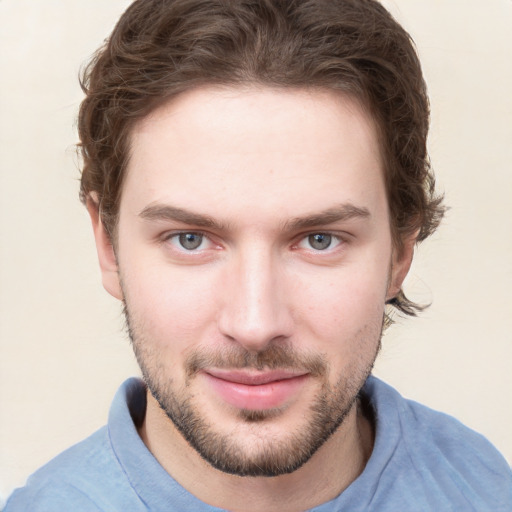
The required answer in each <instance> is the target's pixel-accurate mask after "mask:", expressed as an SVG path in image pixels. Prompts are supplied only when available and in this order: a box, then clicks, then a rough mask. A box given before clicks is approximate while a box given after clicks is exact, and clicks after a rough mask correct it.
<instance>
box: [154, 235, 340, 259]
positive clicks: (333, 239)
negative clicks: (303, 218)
mask: <svg viewBox="0 0 512 512" xmlns="http://www.w3.org/2000/svg"><path fill="white" fill-rule="evenodd" d="M187 235H194V236H198V237H201V240H200V244H199V245H198V247H197V248H191V249H187V248H185V247H183V243H182V240H180V238H181V237H184V236H187ZM315 236H320V237H328V238H329V245H327V247H325V248H324V249H315V248H314V247H311V243H310V247H303V249H305V250H306V251H308V252H310V253H315V254H321V253H324V254H330V253H332V252H334V251H335V250H336V248H338V247H339V246H342V245H345V244H346V243H347V239H346V237H345V236H341V235H340V234H339V233H333V232H330V231H313V232H309V233H304V234H301V235H299V236H298V237H296V238H295V240H296V242H294V243H293V244H292V249H300V248H301V247H300V244H302V243H303V242H305V241H307V240H308V239H309V242H311V238H312V237H315ZM173 239H176V240H177V243H176V244H174V243H172V240H173ZM205 240H207V241H209V244H210V245H212V246H216V247H217V248H219V246H220V244H216V243H215V242H214V241H213V240H212V238H211V236H209V235H208V234H207V233H204V232H201V231H175V232H172V233H167V234H166V235H165V236H164V237H163V238H162V242H164V243H170V244H171V245H173V246H174V247H175V248H176V249H177V250H178V251H181V252H184V253H188V254H200V253H201V252H203V251H204V250H206V249H202V250H201V249H200V250H197V249H198V248H199V247H200V246H201V245H202V244H203V243H204V241H205ZM306 243H307V242H306ZM320 243H321V241H320ZM332 243H334V244H335V245H334V247H332ZM178 244H179V245H180V246H181V247H178Z"/></svg>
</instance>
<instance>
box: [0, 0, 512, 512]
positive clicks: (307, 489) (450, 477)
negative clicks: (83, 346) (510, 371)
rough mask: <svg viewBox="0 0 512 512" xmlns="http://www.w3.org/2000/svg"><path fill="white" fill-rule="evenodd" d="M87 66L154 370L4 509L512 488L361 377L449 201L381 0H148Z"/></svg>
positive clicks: (106, 220) (489, 503)
mask: <svg viewBox="0 0 512 512" xmlns="http://www.w3.org/2000/svg"><path fill="white" fill-rule="evenodd" d="M84 89H85V92H86V98H85V100H84V102H83V104H82V107H81V111H80V116H79V131H80V138H81V148H82V154H83V159H84V166H83V174H82V182H81V187H82V188H81V195H82V199H83V201H84V203H85V204H86V206H87V209H88V211H89V214H90V216H91V219H92V224H93V228H94V233H95V238H96V245H97V249H98V256H99V261H100V266H101V270H102V277H103V284H104V287H105V288H106V290H107V291H108V292H109V293H110V294H112V295H113V296H114V297H116V298H118V299H119V300H121V301H122V303H123V306H124V309H125V314H126V321H127V325H128V328H129V332H130V338H131V340H132V343H133V347H134V350H135V354H136V356H137V360H138V362H139V365H140V367H141V370H142V373H143V376H144V381H145V383H144V384H143V383H142V382H141V381H138V380H130V381H128V382H126V383H125V384H124V385H123V386H122V387H121V389H120V390H119V392H118V394H117V396H116V398H115V399H114V402H113V404H112V409H111V413H110V416H109V422H108V426H107V427H105V428H103V429H101V430H100V431H98V432H97V433H96V434H94V435H93V436H91V437H90V438H89V439H87V440H86V441H84V442H83V443H80V444H79V445H77V446H75V447H73V448H71V449H70V450H68V451H66V452H65V453H63V454H62V455H60V456H59V457H57V458H56V459H54V461H52V462H51V463H49V464H48V465H47V466H45V467H44V468H42V469H41V470H40V471H38V472H37V473H36V474H35V475H34V476H33V477H31V479H29V482H28V484H27V486H26V487H25V488H23V489H21V490H18V491H16V492H15V493H14V494H13V496H12V498H11V499H10V501H9V502H8V504H7V508H6V510H7V511H13V510H77V511H81V510H84V511H90V510H105V511H106V510H108V511H111V510H123V511H124V510H130V511H132V510H133V511H139V510H140V511H142V510H216V509H217V510H218V509H227V510H243V511H259V510H264V511H273V510H279V511H281V510H286V511H299V510H308V509H313V508H314V510H351V511H352V510H379V511H381V510H389V511H391V510H392V511H396V510H436V511H438V510H504V511H505V510H510V509H511V507H512V496H511V494H512V478H511V473H510V470H509V468H508V467H507V465H506V463H505V461H504V460H503V458H502V457H501V456H500V455H499V454H498V453H497V452H496V451H495V449H494V448H493V447H492V446H490V445H489V443H488V442H487V441H486V440H484V439H483V438H482V437H481V436H479V435H477V434H475V433H473V432H472V431H470V430H468V429H466V428H465V427H463V426H462V425H460V424H459V423H458V422H456V421H455V420H453V419H451V418H449V417H446V416H444V415H441V414H439V413H435V412H433V411H430V410H429V409H427V408H425V407H423V406H420V405H418V404H415V403H411V402H408V401H406V400H404V399H403V398H402V397H400V395H399V394H398V393H397V392H396V391H394V390H393V389H391V388H390V387H388V386H387V385H386V384H384V383H383V382H381V381H379V380H377V379H375V378H373V377H371V376H370V373H371V369H372V366H373V363H374V361H375V358H376V356H377V353H378V350H379V347H380V338H381V333H382V329H383V326H385V325H386V324H387V323H389V321H390V317H389V314H388V311H387V309H386V308H389V307H395V308H397V309H398V310H400V311H402V312H403V313H406V314H414V313H415V312H416V311H418V310H419V309H421V306H418V305H416V304H414V303H413V302H411V301H409V300H408V299H407V298H406V296H405V295H404V293H403V291H402V282H403V280H404V278H405V276H406V274H407V271H408V269H409V266H410V264H411V260H412V256H413V249H414V246H415V244H416V243H418V242H420V241H422V240H424V239H425V238H426V237H428V235H430V234H431V233H432V232H433V231H434V230H435V229H436V227H437V225H438V223H439V221H440V219H441V217H442V214H443V207H442V205H441V199H440V198H439V197H436V195H435V191H434V179H433V176H432V174H431V172H430V169H429V165H428V157H427V153H426V136H427V130H428V101H427V97H426V92H425V86H424V82H423V78H422V75H421V69H420V66H419V63H418V60H417V57H416V54H415V52H414V49H413V46H412V43H411V41H410V39H409V37H408V35H407V33H406V32H405V31H404V30H403V29H402V28H401V27H400V26H399V25H398V24H397V23H396V22H395V21H394V20H393V19H392V18H391V17H390V15H389V14H388V13H387V12H386V11H385V10H384V9H383V8H382V7H381V6H380V4H378V3H377V2H374V1H370V0H329V1H327V0H314V1H313V0H311V1H282V0H281V1H278V0H259V1H256V0H253V1H228V0H208V1H201V0H165V1H162V0H159V1H157V0H138V1H136V2H135V3H134V4H132V6H131V7H130V8H129V9H128V10H127V12H126V13H125V14H124V15H123V17H122V18H121V20H120V22H119V23H118V25H117V27H116V29H115V30H114V32H113V34H112V36H111V38H110V39H109V41H108V43H107V45H106V46H105V47H104V48H102V49H101V50H100V51H99V52H98V54H97V55H96V57H95V59H94V60H93V61H92V63H91V64H90V66H89V68H88V69H87V70H86V72H85V76H84ZM146 386H147V388H146Z"/></svg>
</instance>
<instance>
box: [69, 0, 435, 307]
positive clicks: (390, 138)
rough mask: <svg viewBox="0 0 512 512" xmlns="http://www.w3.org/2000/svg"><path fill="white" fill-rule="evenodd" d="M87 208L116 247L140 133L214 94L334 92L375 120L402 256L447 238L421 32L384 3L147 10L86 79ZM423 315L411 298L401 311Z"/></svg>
mask: <svg viewBox="0 0 512 512" xmlns="http://www.w3.org/2000/svg"><path fill="white" fill-rule="evenodd" d="M81 84H82V88H83V90H84V92H85V95H86V97H85V99H84V100H83V102H82V104H81V107H80V112H79V117H78V130H79V137H80V143H79V150H80V152H81V156H82V161H83V169H82V176H81V188H80V198H81V200H82V201H83V202H85V201H87V199H88V198H89V197H90V195H91V193H94V194H95V195H94V197H95V200H97V202H98V206H99V211H100V215H101V219H102V222H103V224H104V226H105V229H106V231H107V233H108V234H109V236H110V237H111V240H112V242H113V243H114V242H115V230H116V225H117V216H118V211H119V201H120V197H121V191H122V186H123V178H124V174H125V169H126V166H127V162H128V157H129V136H130V133H131V130H132V128H133V126H134V124H135V123H136V122H137V121H139V120H140V119H142V118H144V117H145V116H147V115H148V114H149V113H150V112H151V111H152V110H154V109H155V108H157V107H158V106H159V105H160V104H162V102H164V101H166V100H168V99H170V98H172V97H174V96H176V95H178V94H180V93H181V92H184V91H186V90H190V89H192V88H195V87H199V86H201V85H205V84H211V85H214V84H215V85H227V86H237V85H243V84H258V85H263V86H270V87H285V88H286V87H288V88H323V89H330V90H336V91H340V92H343V93H346V94H349V95H351V96H352V97H354V98H356V99H358V100H359V101H360V102H361V104H362V105H364V106H365V108H367V109H368V111H369V112H370V113H371V115H372V117H373V119H374V120H375V123H376V126H377V129H378V133H379V138H380V144H381V153H382V155H383V160H384V161H383V166H384V173H385V183H386V192H387V196H388V197H387V198H388V205H389V211H390V219H391V220H390V222H391V232H392V236H393V240H394V243H395V246H396V247H398V249H400V248H401V247H402V241H403V240H404V239H405V238H406V237H408V236H413V235H415V236H417V241H422V240H424V239H425V238H426V237H428V236H429V235H430V234H431V233H433V232H434V231H435V229H436V228H437V226H438V224H439V222H440V220H441V218H442V216H443V213H444V207H443V206H442V197H440V196H437V195H436V193H435V180H434V175H433V173H432V171H431V167H430V161H429V157H428V153H427V148H426V139H427V133H428V127H429V102H428V97H427V92H426V86H425V82H424V79H423V75H422V71H421V66H420V63H419V59H418V56H417V54H416V51H415V47H414V43H413V41H412V39H411V37H410V36H409V34H408V33H407V32H406V31H405V30H404V29H403V28H402V27H401V26H400V25H399V24H398V23H397V22H396V21H395V19H394V18H393V17H392V16H391V14H390V13H389V12H388V11H386V9H384V7H383V6H382V5H381V4H380V3H378V2H377V1H375V0H136V1H135V2H134V3H133V4H132V5H131V6H130V7H129V8H128V9H127V10H126V12H125V13H124V14H123V15H122V17H121V18H120V20H119V22H118V24H117V25H116V27H115V29H114V31H113V33H112V34H111V36H110V38H109V39H108V40H107V41H106V43H105V44H104V45H103V46H102V47H101V48H100V49H99V50H98V51H97V52H96V53H95V55H94V56H93V58H92V60H91V61H90V62H89V64H88V65H87V66H86V67H85V68H84V69H83V71H82V75H81ZM390 304H391V305H392V306H395V307H396V308H397V309H398V310H400V311H402V312H403V313H406V314H410V315H414V314H415V313H416V311H418V310H420V309H422V307H421V306H419V305H417V304H414V303H413V302H411V301H409V300H408V299H407V298H406V297H405V295H404V293H403V291H400V293H399V294H398V296H397V297H395V298H394V299H392V300H391V301H390Z"/></svg>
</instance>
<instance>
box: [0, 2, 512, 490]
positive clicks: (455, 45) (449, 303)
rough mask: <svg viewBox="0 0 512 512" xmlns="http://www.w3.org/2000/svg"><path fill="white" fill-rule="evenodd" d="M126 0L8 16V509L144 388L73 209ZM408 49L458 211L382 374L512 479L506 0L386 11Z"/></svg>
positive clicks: (1, 434)
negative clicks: (97, 96)
mask: <svg viewBox="0 0 512 512" xmlns="http://www.w3.org/2000/svg"><path fill="white" fill-rule="evenodd" d="M127 5H128V2H127V1H125V0H109V1H104V0H45V1H44V2H39V1H34V0H1V1H0V44H1V55H0V74H1V75H0V151H1V153H0V165H1V170H0V201H1V202H0V343H1V346H0V373H1V377H0V379H1V380H0V410H1V413H0V414H1V416H0V461H1V466H0V496H3V498H5V497H6V496H7V495H8V493H9V492H10V491H11V490H12V489H13V488H14V487H15V486H19V485H22V484H23V483H24V481H25V478H26V477H27V476H28V475H29V474H30V473H31V472H33V471H34V470H35V469H36V468H37V467H39V466H40V465H41V464H43V463H44V462H46V461H47V460H48V459H50V458H51V457H53V456H54V455H56V454H57V453H59V452H60V451H62V450H63V449H64V448H66V447H68V446H69V445H71V444H72V443H75V442H76V441H78V440H80V439H82V438H84V437H85V436H87V435H88V434H90V433H92V432H93V431H94V430H95V429H97V428H98V427H100V426H101V425H103V424H104V423H105V421H106V417H107V413H108V407H109V404H110V401H111V399H112V396H113V394H114V392H115V390H116V389H117V387H118V386H119V384H120V383H121V382H122V380H123V379H124V378H125V377H128V376H130V375H133V374H138V370H137V368H136V365H135V363H134V358H133V356H132V354H131V349H130V346H129V343H128V342H127V340H126V336H125V333H124V329H123V320H122V314H121V308H120V306H119V304H117V303H116V301H115V300H114V299H112V298H110V296H108V295H107V294H106V292H105V291H104V290H103V289H102V287H101V282H100V276H99V270H98V268H97V261H96V254H95V248H94V245H93V238H92V232H91V229H90V226H89V221H88V218H87V215H86V211H85V209H84V208H83V207H82V205H81V204H80V203H79V201H78V197H77V196H78V177H79V170H78V166H77V159H76V156H75V152H74V147H73V145H74V143H75V142H76V141H77V135H76V130H75V126H74V124H75V118H76V114H77V109H78V106H79V102H80V100H81V97H82V94H81V91H80V88H79V86H78V80H77V75H78V71H79V67H80V65H81V63H83V62H84V61H85V60H86V59H87V58H88V56H89V55H90V54H91V53H92V52H93V51H94V50H95V49H96V48H97V47H98V46H99V45H100V43H101V42H102V41H103V39H104V38H105V37H106V36H107V35H108V33H109V32H110V30H111V29H112V28H113V25H114V23H115V21H116V20H117V18H118V16H119V15H120V13H121V12H122V11H123V10H124V8H125V7H126V6H127ZM385 5H386V6H387V7H389V8H390V9H391V10H392V12H393V13H394V14H395V15H396V16H397V18H398V19H399V20H400V21H401V22H403V23H404V25H405V26H406V28H407V29H408V30H409V31H410V33H411V34H412V36H413V38H414V39H415V41H416V43H417V46H418V50H419V53H420V57H421V59H422V62H423V65H424V70H425V75H426V79H427V83H428V85H429V90H430V95H431V101H432V132H431V136H430V152H431V157H432V161H433V166H434V169H435V170H436V173H437V177H438V184H439V188H440V190H441V191H444V192H445V193H446V202H447V203H448V205H450V206H451V210H450V212H449V214H448V216H447V218H446V220H445V222H444V224H443V226H442V227H441V228H440V230H439V231H438V233H437V234H436V235H435V236H434V237H433V238H432V239H431V240H429V241H427V242H425V243H424V245H423V246H422V247H420V248H419V250H418V251H417V256H416V260H415V263H414V266H413V268H412V271H411V273H410V276H409V277H408V279H407V282H406V291H408V292H409V294H410V295H411V296H412V298H414V299H417V300H420V301H425V302H428V301H432V306H431V307H430V309H428V310H427V311H426V312H425V313H424V314H422V315H421V318H418V319H407V320H399V321H398V323H397V325H395V326H393V327H392V328H391V329H390V331H389V332H388V333H387V334H386V336H385V338H384V342H383V350H382V353H381V355H380V358H379V361H378V364H377V367H376V374H377V375H378V376H381V377H383V378H384V379H385V380H387V381H388V382H390V383H391V384H392V385H394V386H396V387H397V388H398V389H399V390H400V391H401V392H402V394H404V395H405V396H407V397H410V398H413V399H415V400H418V401H420V402H423V403H425V404H427V405H430V406H431V407H434V408H436V409H440V410H443V411H445V412H449V413H450V414H452V415H454V416H456V417H457V418H459V419H460V420H461V421H463V422H464V423H466V424H467V425H469V426H470V427H472V428H474V429H476V430H478V431H480V432H482V433H484V434H485V435H486V436H487V437H488V438H489V439H490V440H491V441H492V442H493V443H494V444H495V445H496V446H497V447H498V448H499V449H500V450H501V451H502V452H503V454H504V455H505V457H506V458H507V459H508V461H509V462H512V437H511V435H510V432H512V411H511V403H512V371H511V359H512V358H511V356H512V343H511V342H512V334H511V333H512V286H511V285H512V207H511V204H512V172H511V165H512V93H511V91H512V35H511V33H512V30H511V28H512V1H510V0H489V1H487V2H485V7H484V3H483V2H482V1H481V0H447V1H440V0H396V1H387V2H385Z"/></svg>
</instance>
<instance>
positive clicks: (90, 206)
mask: <svg viewBox="0 0 512 512" xmlns="http://www.w3.org/2000/svg"><path fill="white" fill-rule="evenodd" d="M86 206H87V211H88V212H89V216H90V217H91V223H92V229H93V232H94V239H95V241H96V250H97V252H98V260H99V263H100V270H101V278H102V282H103V287H104V288H105V290H107V292H108V293H110V295H112V296H113V297H115V298H116V299H119V300H123V293H122V290H121V285H120V282H119V272H118V266H117V258H116V255H115V252H114V247H113V245H112V242H111V240H110V236H109V235H108V233H107V231H106V229H105V226H104V225H103V222H102V220H101V216H100V212H99V204H98V201H97V195H96V194H95V193H94V192H93V193H91V194H90V195H89V196H88V197H87V201H86Z"/></svg>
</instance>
